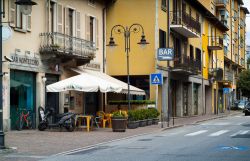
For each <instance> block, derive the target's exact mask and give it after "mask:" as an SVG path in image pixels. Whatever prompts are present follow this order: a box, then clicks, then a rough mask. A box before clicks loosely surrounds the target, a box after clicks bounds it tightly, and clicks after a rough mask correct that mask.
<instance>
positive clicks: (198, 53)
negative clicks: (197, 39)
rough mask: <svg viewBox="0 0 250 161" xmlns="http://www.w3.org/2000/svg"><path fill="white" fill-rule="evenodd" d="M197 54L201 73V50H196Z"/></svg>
mask: <svg viewBox="0 0 250 161" xmlns="http://www.w3.org/2000/svg"><path fill="white" fill-rule="evenodd" d="M195 52H196V61H197V64H198V66H199V70H200V71H201V50H200V49H199V48H195Z"/></svg>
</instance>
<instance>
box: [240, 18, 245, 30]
mask: <svg viewBox="0 0 250 161" xmlns="http://www.w3.org/2000/svg"><path fill="white" fill-rule="evenodd" d="M244 26H245V22H244V20H243V19H242V18H241V19H240V28H243V27H244Z"/></svg>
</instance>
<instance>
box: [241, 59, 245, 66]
mask: <svg viewBox="0 0 250 161" xmlns="http://www.w3.org/2000/svg"><path fill="white" fill-rule="evenodd" d="M240 63H241V65H242V66H245V64H246V62H245V59H243V58H241V59H240Z"/></svg>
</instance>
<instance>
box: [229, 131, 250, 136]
mask: <svg viewBox="0 0 250 161" xmlns="http://www.w3.org/2000/svg"><path fill="white" fill-rule="evenodd" d="M249 131H250V130H245V131H244V130H240V131H238V132H236V133H234V134H232V135H230V136H232V137H233V136H236V135H245V134H247V133H248V132H249Z"/></svg>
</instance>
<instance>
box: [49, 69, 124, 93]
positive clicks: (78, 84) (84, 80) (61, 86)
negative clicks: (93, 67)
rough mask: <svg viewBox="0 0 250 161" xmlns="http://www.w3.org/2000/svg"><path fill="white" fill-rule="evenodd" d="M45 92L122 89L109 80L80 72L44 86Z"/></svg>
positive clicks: (110, 90) (114, 90)
mask: <svg viewBox="0 0 250 161" xmlns="http://www.w3.org/2000/svg"><path fill="white" fill-rule="evenodd" d="M46 89H47V92H63V91H69V90H74V91H83V92H97V91H99V90H100V92H103V93H105V92H117V93H120V92H121V91H122V87H121V86H120V85H118V84H116V83H113V82H109V81H107V80H105V79H102V78H98V77H95V76H92V75H90V74H88V73H82V74H79V75H77V76H73V77H70V78H67V79H64V80H61V81H59V82H56V83H53V84H50V85H48V86H47V87H46Z"/></svg>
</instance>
